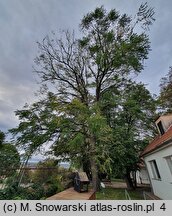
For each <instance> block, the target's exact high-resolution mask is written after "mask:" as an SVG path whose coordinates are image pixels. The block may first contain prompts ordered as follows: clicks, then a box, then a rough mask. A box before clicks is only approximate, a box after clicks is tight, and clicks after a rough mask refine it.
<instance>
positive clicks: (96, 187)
mask: <svg viewBox="0 0 172 216" xmlns="http://www.w3.org/2000/svg"><path fill="white" fill-rule="evenodd" d="M89 141H90V142H89V144H90V157H89V158H90V165H91V175H92V184H93V190H94V191H99V190H100V180H99V177H98V167H97V163H96V143H95V139H94V137H93V136H92V135H91V136H90V139H89Z"/></svg>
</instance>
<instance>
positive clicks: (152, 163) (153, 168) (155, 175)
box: [149, 160, 161, 179]
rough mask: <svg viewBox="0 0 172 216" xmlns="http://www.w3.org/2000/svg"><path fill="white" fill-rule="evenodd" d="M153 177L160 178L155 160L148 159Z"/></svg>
mask: <svg viewBox="0 0 172 216" xmlns="http://www.w3.org/2000/svg"><path fill="white" fill-rule="evenodd" d="M149 163H150V166H151V169H152V175H153V178H154V179H161V176H160V173H159V170H158V166H157V163H156V160H152V161H149Z"/></svg>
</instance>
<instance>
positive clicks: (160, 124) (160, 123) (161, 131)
mask: <svg viewBox="0 0 172 216" xmlns="http://www.w3.org/2000/svg"><path fill="white" fill-rule="evenodd" d="M157 126H158V128H159V131H160V133H161V135H163V134H164V133H165V131H164V128H163V126H162V122H161V121H159V122H158V124H157Z"/></svg>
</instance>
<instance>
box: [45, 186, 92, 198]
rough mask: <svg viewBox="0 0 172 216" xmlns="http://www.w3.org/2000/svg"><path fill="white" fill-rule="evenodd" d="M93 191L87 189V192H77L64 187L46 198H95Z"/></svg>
mask: <svg viewBox="0 0 172 216" xmlns="http://www.w3.org/2000/svg"><path fill="white" fill-rule="evenodd" d="M95 199H96V197H95V192H93V191H92V190H89V191H88V192H83V193H78V192H77V191H75V190H74V189H73V188H69V189H66V190H64V191H62V192H60V193H57V194H55V195H53V196H51V197H48V198H47V200H95Z"/></svg>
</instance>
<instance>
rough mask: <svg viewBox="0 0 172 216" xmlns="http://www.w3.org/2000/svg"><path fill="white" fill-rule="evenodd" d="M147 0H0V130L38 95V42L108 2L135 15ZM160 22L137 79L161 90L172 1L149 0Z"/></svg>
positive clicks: (171, 61) (170, 45)
mask: <svg viewBox="0 0 172 216" xmlns="http://www.w3.org/2000/svg"><path fill="white" fill-rule="evenodd" d="M142 2H145V1H144V0H141V1H140V0H0V31H1V32H0V130H2V131H7V130H8V129H10V128H12V127H14V126H16V125H17V123H18V120H17V118H16V117H15V114H14V111H15V110H17V109H21V108H22V107H23V105H24V104H25V103H26V102H28V103H29V102H32V101H33V100H34V92H35V91H36V89H38V85H37V84H36V76H35V74H34V73H33V72H32V71H33V69H32V66H33V65H34V63H33V60H34V58H35V57H36V55H37V52H38V50H37V44H36V41H41V40H42V39H43V38H44V37H45V36H46V35H47V34H50V33H51V31H56V30H59V29H71V30H72V29H74V30H75V31H76V33H77V31H78V24H79V23H80V20H81V18H82V17H83V15H85V14H86V13H87V12H90V11H92V10H94V9H95V7H96V6H101V5H104V7H105V8H106V9H107V10H109V9H112V8H116V9H117V10H119V11H120V12H121V13H124V12H126V13H127V14H130V15H134V14H135V13H136V12H137V9H138V8H139V5H140V4H141V3H142ZM148 2H149V5H150V6H151V7H154V9H155V12H156V15H155V17H156V21H155V23H154V25H153V26H152V28H151V31H150V33H149V34H150V41H151V49H152V51H151V52H150V54H149V60H147V61H146V62H145V69H144V71H142V74H141V75H139V80H141V81H143V82H144V83H146V84H147V88H148V89H149V90H150V91H151V92H152V93H156V94H158V92H159V81H160V78H161V77H163V76H164V75H165V74H167V72H168V68H169V66H171V65H172V58H171V56H172V1H171V0H165V1H163V0H156V1H155V0H148Z"/></svg>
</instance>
